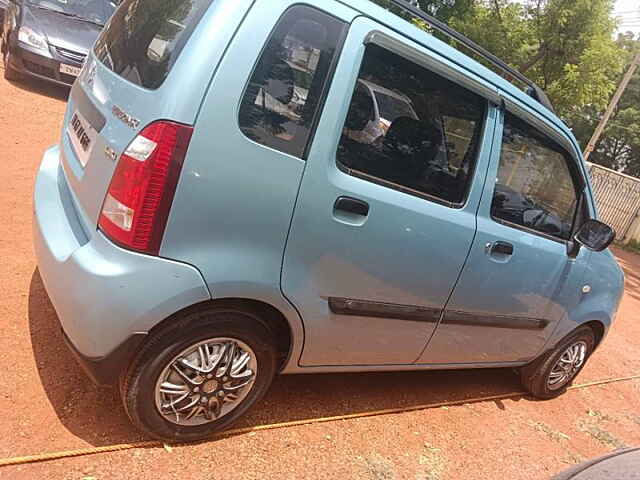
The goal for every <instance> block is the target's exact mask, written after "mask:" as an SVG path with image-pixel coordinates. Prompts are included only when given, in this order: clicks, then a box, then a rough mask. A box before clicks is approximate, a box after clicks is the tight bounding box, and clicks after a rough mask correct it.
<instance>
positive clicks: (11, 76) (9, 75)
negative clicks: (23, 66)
mask: <svg viewBox="0 0 640 480" xmlns="http://www.w3.org/2000/svg"><path fill="white" fill-rule="evenodd" d="M9 56H10V53H9V46H8V45H6V44H5V46H4V55H3V56H2V63H3V67H4V72H3V73H4V79H5V80H9V81H10V82H16V81H18V80H21V79H22V75H21V74H20V72H16V71H15V70H14V69H13V68H11V67H10V66H9Z"/></svg>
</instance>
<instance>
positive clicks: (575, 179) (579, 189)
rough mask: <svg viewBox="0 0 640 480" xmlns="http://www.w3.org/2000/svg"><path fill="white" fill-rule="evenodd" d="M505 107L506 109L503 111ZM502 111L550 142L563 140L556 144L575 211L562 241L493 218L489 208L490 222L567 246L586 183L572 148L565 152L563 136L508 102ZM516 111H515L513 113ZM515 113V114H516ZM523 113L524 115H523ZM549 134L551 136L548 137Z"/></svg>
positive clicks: (573, 230) (502, 137) (500, 148)
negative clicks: (568, 233) (573, 199)
mask: <svg viewBox="0 0 640 480" xmlns="http://www.w3.org/2000/svg"><path fill="white" fill-rule="evenodd" d="M505 106H506V109H505ZM502 110H503V111H505V110H506V111H508V112H509V113H511V114H512V115H513V116H514V117H516V118H518V119H519V120H520V121H522V122H524V123H526V124H527V125H528V126H529V127H531V128H533V129H534V130H536V131H537V132H538V133H539V134H541V135H544V136H546V137H549V140H550V141H556V140H557V139H560V138H563V139H564V141H563V142H557V141H556V143H557V144H558V146H559V147H560V148H561V149H562V151H563V152H564V155H562V156H563V157H564V160H565V162H566V164H567V169H568V170H569V176H570V177H571V183H573V189H574V193H575V195H576V208H575V211H574V212H573V219H572V221H571V235H570V237H569V238H568V239H564V238H560V237H556V236H555V235H550V234H548V233H544V232H540V231H538V230H535V229H533V228H530V227H526V226H524V225H520V224H517V223H513V222H510V221H508V220H503V219H501V218H497V217H494V216H493V214H492V213H491V208H489V216H490V217H491V220H493V221H494V222H496V223H498V224H500V225H504V226H506V227H510V228H514V229H516V230H520V231H523V232H525V233H530V234H532V235H536V236H538V237H542V238H546V239H547V240H552V241H554V242H556V243H560V244H562V245H567V244H568V243H569V242H571V241H572V239H573V235H574V233H575V231H576V221H577V220H578V217H579V215H578V210H579V208H580V198H581V196H582V197H583V196H584V195H585V189H586V182H585V179H584V178H582V173H581V169H580V168H579V166H578V165H577V163H576V157H575V155H574V154H573V153H572V152H573V148H571V149H570V150H569V151H567V148H566V146H567V145H571V143H570V142H569V141H568V139H566V137H564V136H560V135H559V134H558V133H557V132H556V131H555V130H553V129H551V128H550V127H549V126H548V125H547V124H546V123H544V122H541V121H540V120H539V119H538V118H537V117H535V115H533V114H530V113H529V112H526V111H525V110H521V109H519V108H517V107H516V108H514V104H512V103H511V104H510V103H508V102H504V101H503V103H502ZM514 110H516V111H514ZM516 112H517V113H516ZM523 113H524V115H523ZM505 119H506V117H505V116H504V115H503V116H502V132H503V133H502V135H501V136H500V138H499V139H497V141H498V142H500V145H499V152H500V155H499V156H498V168H500V158H501V152H502V146H503V143H504V125H505ZM532 119H535V121H533V122H532V121H530V120H532ZM539 125H544V127H543V128H539ZM550 133H551V135H550ZM567 157H569V158H571V161H569V158H567ZM497 184H498V182H497V181H495V182H494V183H493V192H491V199H492V201H493V195H494V194H495V188H496V185H497ZM585 211H586V216H587V218H589V217H590V216H591V215H590V214H589V212H588V209H586V210H585ZM583 215H584V214H583Z"/></svg>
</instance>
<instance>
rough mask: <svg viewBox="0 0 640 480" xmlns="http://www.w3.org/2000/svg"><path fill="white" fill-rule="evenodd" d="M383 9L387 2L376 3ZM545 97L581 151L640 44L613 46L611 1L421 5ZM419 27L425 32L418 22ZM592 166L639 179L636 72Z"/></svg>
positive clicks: (639, 77)
mask: <svg viewBox="0 0 640 480" xmlns="http://www.w3.org/2000/svg"><path fill="white" fill-rule="evenodd" d="M375 1H376V2H377V3H379V4H382V5H383V6H388V3H389V2H388V0H375ZM417 3H418V5H419V6H420V8H422V9H423V10H425V11H427V12H429V13H431V14H432V15H434V16H436V17H437V18H439V19H440V20H443V21H445V22H447V23H448V24H449V25H451V26H452V27H453V28H455V29H456V30H458V31H460V32H462V33H464V34H465V35H466V36H468V37H469V38H471V39H472V40H474V41H475V42H477V43H478V44H480V45H482V46H483V47H485V48H486V49H487V50H489V51H490V52H492V53H494V54H495V55H497V56H498V57H500V58H502V59H503V60H505V61H507V62H508V63H509V64H511V65H512V66H514V67H516V68H517V69H518V70H520V71H521V72H522V73H524V74H525V75H526V76H527V77H529V78H530V79H531V80H533V81H535V82H536V83H537V84H538V85H540V86H541V87H542V88H543V89H544V90H545V91H546V92H547V94H548V95H549V97H550V99H551V101H552V103H553V105H554V107H555V109H556V111H557V113H558V114H559V115H560V117H562V118H563V120H565V121H566V122H567V123H568V124H569V126H570V127H572V128H573V129H574V132H575V133H576V136H577V138H578V140H579V141H580V142H581V144H582V146H583V147H584V146H586V144H587V142H588V141H589V138H590V136H591V134H592V133H593V131H594V129H595V127H596V125H597V123H598V121H599V119H600V118H601V116H602V114H603V112H604V110H605V108H606V107H607V105H608V103H609V100H610V99H611V97H612V95H613V93H614V92H615V90H616V88H617V86H618V83H619V82H620V79H621V76H622V72H623V71H624V70H625V69H626V68H627V67H628V65H629V63H630V61H631V58H632V53H633V52H634V51H637V50H638V49H640V40H634V38H633V35H632V34H628V35H621V36H619V38H618V40H617V41H616V39H615V37H614V32H615V29H616V23H615V20H614V19H613V18H612V15H611V14H612V11H613V7H614V0H418V2H417ZM416 23H417V24H418V25H419V26H422V27H424V28H428V27H427V26H426V25H424V24H423V23H421V22H416ZM591 160H592V161H594V162H597V163H601V164H603V165H605V166H609V167H611V168H615V169H619V170H624V171H626V172H627V173H631V174H636V175H640V73H639V74H636V75H635V77H634V79H633V81H632V83H631V85H630V86H629V89H628V91H627V93H626V94H625V95H624V97H623V99H622V101H621V102H620V105H619V107H618V108H617V110H616V112H615V114H614V116H613V117H612V119H611V122H610V124H609V127H608V128H607V129H606V131H605V132H604V135H603V137H602V140H601V142H600V143H599V145H598V146H597V148H596V151H595V152H594V154H593V155H592V157H591Z"/></svg>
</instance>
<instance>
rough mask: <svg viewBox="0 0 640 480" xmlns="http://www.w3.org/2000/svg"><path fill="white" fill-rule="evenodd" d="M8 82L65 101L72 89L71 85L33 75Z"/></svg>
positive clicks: (2, 68) (1, 68)
mask: <svg viewBox="0 0 640 480" xmlns="http://www.w3.org/2000/svg"><path fill="white" fill-rule="evenodd" d="M0 72H2V74H4V67H3V66H2V64H1V62H0ZM8 83H10V84H11V85H13V86H14V87H17V88H19V89H21V90H25V91H27V92H31V93H36V94H38V95H44V96H46V97H49V98H53V99H55V100H61V101H63V102H66V101H67V99H68V98H69V92H70V91H71V88H70V87H65V86H62V85H56V84H54V83H49V82H47V81H45V80H40V79H38V78H33V77H23V78H21V79H20V80H17V81H13V80H11V81H8Z"/></svg>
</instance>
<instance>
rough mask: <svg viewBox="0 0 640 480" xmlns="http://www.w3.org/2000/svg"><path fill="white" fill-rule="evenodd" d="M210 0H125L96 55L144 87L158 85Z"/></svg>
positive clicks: (97, 45)
mask: <svg viewBox="0 0 640 480" xmlns="http://www.w3.org/2000/svg"><path fill="white" fill-rule="evenodd" d="M213 1H214V0H189V1H184V0H125V1H124V2H123V4H122V5H121V6H120V8H118V10H117V11H116V13H115V14H114V15H113V17H111V21H110V22H109V23H108V25H107V27H106V28H105V29H104V31H103V33H102V35H100V37H99V38H98V41H97V42H96V45H95V47H94V50H95V53H96V56H97V57H98V59H99V60H100V61H101V62H102V63H103V64H104V65H106V66H107V67H108V68H109V69H111V70H112V71H114V72H115V73H117V74H118V75H120V76H121V77H122V78H125V79H126V80H128V81H130V82H132V83H134V84H136V85H140V86H142V87H144V88H149V89H155V88H158V87H159V86H160V85H162V82H164V80H165V78H167V75H169V72H170V71H171V68H172V67H173V64H174V63H175V62H176V60H177V58H178V56H179V55H180V52H181V51H182V48H183V47H184V45H185V43H186V42H187V40H188V39H189V36H190V35H191V32H192V31H193V29H194V28H195V27H196V25H197V24H198V22H199V20H200V18H202V15H203V14H204V12H205V11H206V10H207V8H208V7H209V5H211V3H212V2H213Z"/></svg>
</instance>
